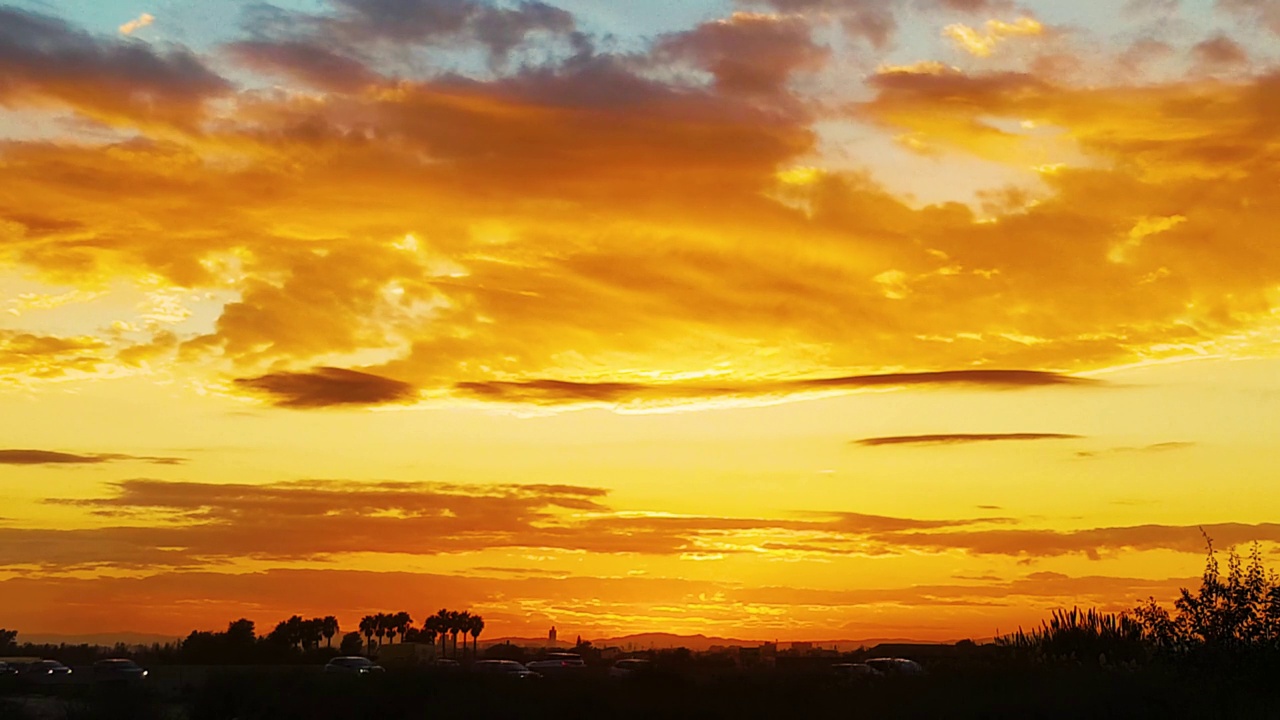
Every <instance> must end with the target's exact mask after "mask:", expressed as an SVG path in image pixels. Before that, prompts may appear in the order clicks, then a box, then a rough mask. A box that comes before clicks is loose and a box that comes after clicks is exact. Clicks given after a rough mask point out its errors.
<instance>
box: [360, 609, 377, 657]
mask: <svg viewBox="0 0 1280 720" xmlns="http://www.w3.org/2000/svg"><path fill="white" fill-rule="evenodd" d="M377 625H378V624H377V622H376V619H375V618H374V616H372V615H365V616H364V617H362V618H360V634H361V635H364V640H365V643H367V644H368V646H369V650H368V652H370V653H372V652H373V636H374V633H376V632H377Z"/></svg>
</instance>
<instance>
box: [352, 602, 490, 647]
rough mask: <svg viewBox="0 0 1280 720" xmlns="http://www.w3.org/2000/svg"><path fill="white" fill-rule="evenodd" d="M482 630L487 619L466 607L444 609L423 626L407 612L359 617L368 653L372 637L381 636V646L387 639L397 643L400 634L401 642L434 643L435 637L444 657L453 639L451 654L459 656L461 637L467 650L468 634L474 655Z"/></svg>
mask: <svg viewBox="0 0 1280 720" xmlns="http://www.w3.org/2000/svg"><path fill="white" fill-rule="evenodd" d="M482 632H484V618H482V617H481V616H479V615H472V614H471V613H470V612H468V611H466V610H463V611H461V612H458V611H456V610H449V609H447V608H441V609H440V610H439V611H438V612H437V613H436V614H434V615H432V616H430V617H428V618H427V619H426V620H424V621H423V623H422V627H421V628H418V627H414V624H413V616H411V615H410V614H409V613H407V612H404V611H401V612H397V613H377V614H374V615H365V616H364V617H362V618H360V634H361V635H363V636H364V638H365V643H366V644H367V645H368V648H369V652H373V649H374V645H373V639H374V638H375V637H376V638H378V645H382V641H383V639H384V638H386V639H388V640H389V642H395V639H396V637H397V636H399V638H400V642H402V643H404V642H422V643H432V644H434V643H435V641H436V640H439V641H440V654H441V655H442V656H444V655H446V654H447V653H448V649H449V647H448V641H449V640H450V639H452V641H453V653H452V654H453V656H454V657H457V655H458V636H459V635H461V636H462V649H463V652H465V651H466V649H467V635H470V636H471V647H472V653H473V654H474V653H475V652H476V649H477V647H478V642H479V639H480V633H482Z"/></svg>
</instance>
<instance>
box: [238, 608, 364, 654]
mask: <svg viewBox="0 0 1280 720" xmlns="http://www.w3.org/2000/svg"><path fill="white" fill-rule="evenodd" d="M237 623H248V631H247V632H248V634H249V639H250V640H251V641H252V639H253V623H251V622H249V621H248V620H239V621H237V622H235V623H231V626H230V627H229V628H228V631H227V632H228V634H230V633H232V632H233V631H234V630H236V625H237ZM338 630H339V627H338V618H336V617H334V616H332V615H326V616H325V617H322V618H311V619H310V620H304V619H302V616H301V615H294V616H293V617H291V618H289V619H288V620H281V621H280V622H279V623H277V624H276V627H275V629H274V630H272V631H271V632H270V633H269V634H268V635H267V639H269V640H274V641H277V642H280V643H282V644H284V645H288V646H290V647H293V646H297V647H300V648H301V649H302V650H303V651H306V650H315V649H316V648H318V647H320V638H324V640H325V643H326V644H327V645H328V646H329V647H332V646H333V636H334V635H337V634H338Z"/></svg>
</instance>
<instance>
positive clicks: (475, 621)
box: [467, 615, 484, 658]
mask: <svg viewBox="0 0 1280 720" xmlns="http://www.w3.org/2000/svg"><path fill="white" fill-rule="evenodd" d="M467 625H468V626H467V632H469V633H471V657H473V658H479V657H480V633H482V632H484V618H482V617H480V616H479V615H472V616H471V621H470V622H469V623H468V624H467Z"/></svg>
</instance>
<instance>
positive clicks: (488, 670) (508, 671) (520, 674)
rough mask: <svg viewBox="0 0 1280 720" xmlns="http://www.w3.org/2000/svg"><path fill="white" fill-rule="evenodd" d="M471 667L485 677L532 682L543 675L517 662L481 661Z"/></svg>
mask: <svg viewBox="0 0 1280 720" xmlns="http://www.w3.org/2000/svg"><path fill="white" fill-rule="evenodd" d="M471 667H472V669H473V670H475V671H476V672H478V673H482V674H484V675H499V676H502V677H510V678H518V679H521V680H530V679H533V678H540V677H542V675H540V674H538V673H536V672H534V671H533V670H530V669H529V668H527V667H525V666H524V665H521V664H520V663H518V662H516V661H515V660H481V661H479V662H477V663H476V664H475V665H472V666H471Z"/></svg>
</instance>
